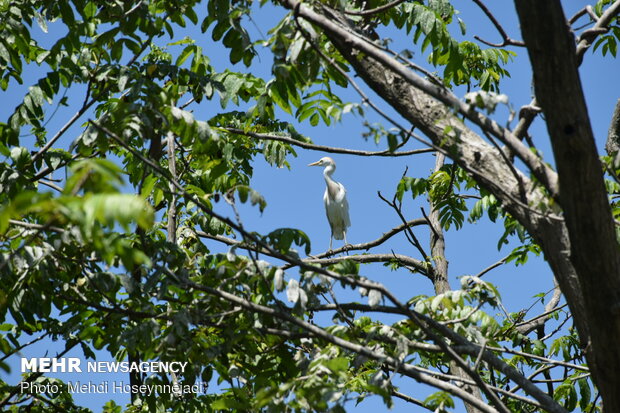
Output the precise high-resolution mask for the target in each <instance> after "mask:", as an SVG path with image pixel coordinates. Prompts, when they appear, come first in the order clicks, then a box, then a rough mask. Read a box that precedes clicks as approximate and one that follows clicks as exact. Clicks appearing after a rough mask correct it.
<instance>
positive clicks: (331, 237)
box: [327, 235, 333, 254]
mask: <svg viewBox="0 0 620 413" xmlns="http://www.w3.org/2000/svg"><path fill="white" fill-rule="evenodd" d="M332 241H333V235H330V236H329V249H328V250H327V253H328V254H331V252H332Z"/></svg>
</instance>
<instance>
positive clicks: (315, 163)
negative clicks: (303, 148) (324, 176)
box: [308, 161, 321, 166]
mask: <svg viewBox="0 0 620 413" xmlns="http://www.w3.org/2000/svg"><path fill="white" fill-rule="evenodd" d="M319 162H321V161H316V162H312V163H309V164H308V166H318V165H319Z"/></svg>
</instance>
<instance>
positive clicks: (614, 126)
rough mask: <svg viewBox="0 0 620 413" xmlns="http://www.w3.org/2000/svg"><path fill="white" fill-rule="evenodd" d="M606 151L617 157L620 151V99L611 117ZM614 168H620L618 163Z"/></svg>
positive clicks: (615, 163)
mask: <svg viewBox="0 0 620 413" xmlns="http://www.w3.org/2000/svg"><path fill="white" fill-rule="evenodd" d="M605 150H606V151H607V154H608V155H617V153H618V151H620V99H618V101H617V102H616V108H615V109H614V113H613V115H612V116H611V124H610V125H609V132H608V133H607V142H606V143H605ZM614 166H615V167H618V162H614Z"/></svg>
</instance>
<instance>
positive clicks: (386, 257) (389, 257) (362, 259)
mask: <svg viewBox="0 0 620 413" xmlns="http://www.w3.org/2000/svg"><path fill="white" fill-rule="evenodd" d="M347 260H349V261H355V262H359V263H364V264H365V263H370V262H393V261H396V262H398V263H399V264H403V265H407V266H409V267H413V268H415V269H416V270H417V271H419V272H420V273H422V274H424V275H427V274H426V273H427V272H428V266H427V265H426V263H425V262H423V261H420V260H416V259H415V258H411V257H409V256H407V255H402V254H364V255H348V256H344V257H333V258H320V259H319V258H306V259H304V260H302V261H303V262H306V263H310V264H319V265H332V264H337V263H339V262H342V261H347Z"/></svg>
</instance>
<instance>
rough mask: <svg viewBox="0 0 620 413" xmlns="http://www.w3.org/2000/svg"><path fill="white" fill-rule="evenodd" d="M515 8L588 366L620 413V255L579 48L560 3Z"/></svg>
mask: <svg viewBox="0 0 620 413" xmlns="http://www.w3.org/2000/svg"><path fill="white" fill-rule="evenodd" d="M515 4H516V6H517V13H518V14H519V20H520V22H521V32H522V34H523V39H524V40H525V43H526V46H527V50H528V53H529V55H530V60H531V63H532V68H533V72H534V87H535V91H536V99H537V100H538V102H539V103H540V105H541V107H542V109H543V112H544V114H545V119H546V121H547V130H548V132H549V136H550V138H551V144H552V146H553V153H554V156H555V161H556V165H557V170H558V173H559V176H560V202H561V205H562V209H563V211H564V216H565V219H566V226H567V228H568V234H569V238H570V244H571V250H570V260H571V262H572V263H573V265H574V267H575V270H576V273H577V275H578V277H579V281H580V283H581V288H582V293H583V296H584V299H585V304H586V317H587V320H588V322H589V324H590V335H591V348H590V349H588V352H587V357H588V362H589V366H590V369H591V371H592V375H593V377H594V379H595V382H596V384H597V385H598V387H599V389H600V391H601V395H602V397H603V400H604V404H605V410H606V411H610V412H620V392H618V388H620V352H618V351H617V348H618V343H619V342H620V272H619V270H620V254H619V250H618V242H617V240H616V234H615V228H614V221H613V217H612V214H611V208H610V206H609V200H608V197H607V192H606V190H605V186H604V181H603V172H602V167H601V164H600V161H599V157H598V153H597V151H596V146H595V143H594V135H593V133H592V128H591V125H590V119H589V117H588V110H587V107H586V103H585V98H584V95H583V91H582V88H581V80H580V78H579V72H578V70H577V69H578V61H577V56H576V53H575V41H574V38H573V35H572V32H571V30H570V27H569V25H568V23H567V21H566V18H565V17H564V12H563V10H562V5H561V3H560V1H559V0H546V1H540V0H517V1H516V2H515Z"/></svg>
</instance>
